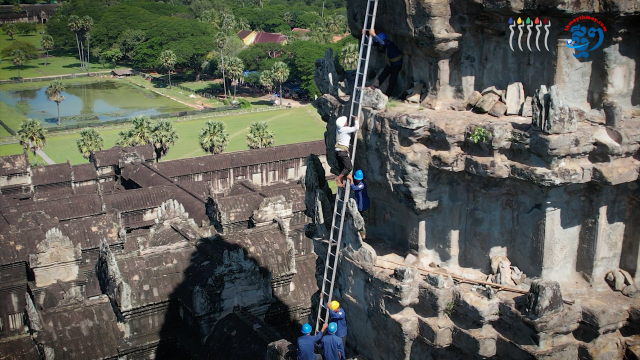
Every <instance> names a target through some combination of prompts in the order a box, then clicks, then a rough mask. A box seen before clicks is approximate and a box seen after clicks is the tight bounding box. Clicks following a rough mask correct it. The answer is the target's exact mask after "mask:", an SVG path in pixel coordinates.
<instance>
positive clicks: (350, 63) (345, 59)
mask: <svg viewBox="0 0 640 360" xmlns="http://www.w3.org/2000/svg"><path fill="white" fill-rule="evenodd" d="M340 57H341V58H342V65H344V68H345V69H353V68H355V66H356V63H357V62H358V46H357V45H356V44H347V45H345V46H344V47H343V48H342V50H340Z"/></svg>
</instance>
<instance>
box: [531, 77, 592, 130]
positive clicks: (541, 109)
mask: <svg viewBox="0 0 640 360" xmlns="http://www.w3.org/2000/svg"><path fill="white" fill-rule="evenodd" d="M583 118H584V113H583V112H582V111H580V110H575V109H572V108H570V107H569V106H568V105H567V104H566V102H565V100H564V99H563V98H562V96H561V95H560V93H559V91H558V88H557V86H556V85H554V86H552V87H551V89H549V92H548V93H547V88H546V86H544V85H542V86H540V89H539V90H536V93H535V96H534V98H533V119H532V125H533V126H534V128H535V129H537V130H541V131H543V132H546V133H548V134H565V133H569V132H573V131H576V129H577V128H578V122H579V121H581V120H582V119H583Z"/></svg>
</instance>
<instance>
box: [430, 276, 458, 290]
mask: <svg viewBox="0 0 640 360" xmlns="http://www.w3.org/2000/svg"><path fill="white" fill-rule="evenodd" d="M425 280H426V281H427V283H429V284H430V285H431V286H434V287H436V288H438V289H448V288H452V287H453V279H452V278H451V276H450V275H441V274H427V277H426V279H425Z"/></svg>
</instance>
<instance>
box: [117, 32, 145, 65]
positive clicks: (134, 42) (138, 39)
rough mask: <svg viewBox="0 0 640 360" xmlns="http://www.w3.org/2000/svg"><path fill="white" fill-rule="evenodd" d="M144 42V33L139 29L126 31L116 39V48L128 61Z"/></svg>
mask: <svg viewBox="0 0 640 360" xmlns="http://www.w3.org/2000/svg"><path fill="white" fill-rule="evenodd" d="M145 40H146V35H145V33H144V31H142V30H140V29H136V30H133V29H127V30H125V31H124V32H123V33H122V34H120V37H119V38H118V47H119V48H120V51H121V52H122V55H123V56H124V57H126V58H127V59H128V60H129V61H131V60H133V55H134V53H135V51H136V49H137V48H138V46H140V44H142V43H143V42H144V41H145Z"/></svg>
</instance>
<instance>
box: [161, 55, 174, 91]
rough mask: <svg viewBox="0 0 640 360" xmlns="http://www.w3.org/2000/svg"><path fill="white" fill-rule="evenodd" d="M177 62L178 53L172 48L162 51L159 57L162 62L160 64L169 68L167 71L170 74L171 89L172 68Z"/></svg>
mask: <svg viewBox="0 0 640 360" xmlns="http://www.w3.org/2000/svg"><path fill="white" fill-rule="evenodd" d="M176 62H177V58H176V54H174V53H173V51H171V50H164V51H163V52H162V53H160V57H159V58H158V63H159V64H160V66H161V67H163V68H165V69H166V70H167V73H168V74H169V89H171V70H173V67H174V66H175V65H176Z"/></svg>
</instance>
